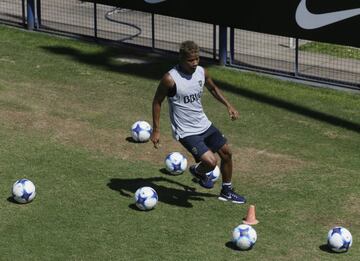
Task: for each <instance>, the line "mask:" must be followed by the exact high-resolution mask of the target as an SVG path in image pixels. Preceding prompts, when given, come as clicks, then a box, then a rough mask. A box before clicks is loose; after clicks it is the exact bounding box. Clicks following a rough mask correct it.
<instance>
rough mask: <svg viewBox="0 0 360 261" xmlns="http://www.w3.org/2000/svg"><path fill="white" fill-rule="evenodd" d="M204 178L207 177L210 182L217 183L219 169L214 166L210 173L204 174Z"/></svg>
mask: <svg viewBox="0 0 360 261" xmlns="http://www.w3.org/2000/svg"><path fill="white" fill-rule="evenodd" d="M206 176H208V177H209V178H210V179H211V180H212V182H215V181H217V180H218V179H219V177H220V169H219V167H218V166H216V167H215V168H214V169H213V170H212V171H209V172H208V173H206Z"/></svg>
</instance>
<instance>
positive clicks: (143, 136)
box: [131, 121, 152, 142]
mask: <svg viewBox="0 0 360 261" xmlns="http://www.w3.org/2000/svg"><path fill="white" fill-rule="evenodd" d="M151 132H152V127H151V126H150V124H149V123H148V122H146V121H137V122H135V123H134V124H133V125H132V126H131V136H132V138H133V140H134V141H137V142H146V141H148V140H149V139H150V135H151Z"/></svg>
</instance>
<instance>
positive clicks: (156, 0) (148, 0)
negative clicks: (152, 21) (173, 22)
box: [144, 0, 166, 4]
mask: <svg viewBox="0 0 360 261" xmlns="http://www.w3.org/2000/svg"><path fill="white" fill-rule="evenodd" d="M165 1H166V0H144V2H146V3H148V4H158V3H161V2H165Z"/></svg>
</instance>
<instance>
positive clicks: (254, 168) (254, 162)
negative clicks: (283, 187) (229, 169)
mask: <svg viewBox="0 0 360 261" xmlns="http://www.w3.org/2000/svg"><path fill="white" fill-rule="evenodd" d="M233 158H234V171H239V172H240V173H241V174H240V175H241V176H242V177H243V178H247V179H249V180H252V181H256V182H257V183H259V184H260V183H264V184H265V183H275V182H276V181H278V180H279V179H281V178H283V177H284V176H285V175H287V174H288V173H289V172H291V171H293V170H295V169H298V168H301V167H302V166H303V165H304V162H303V161H302V160H300V159H297V158H295V157H293V156H290V155H285V154H279V153H272V152H270V151H267V150H259V149H255V148H233ZM269 177H271V179H269Z"/></svg>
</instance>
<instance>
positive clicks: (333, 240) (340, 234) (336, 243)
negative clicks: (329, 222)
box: [327, 226, 352, 252]
mask: <svg viewBox="0 0 360 261" xmlns="http://www.w3.org/2000/svg"><path fill="white" fill-rule="evenodd" d="M327 244H328V247H329V248H330V249H331V250H332V251H334V252H346V251H348V250H349V249H350V247H351V245H352V235H351V233H350V231H349V230H347V229H346V228H344V227H340V226H337V227H333V228H332V229H330V230H329V232H328V236H327Z"/></svg>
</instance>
